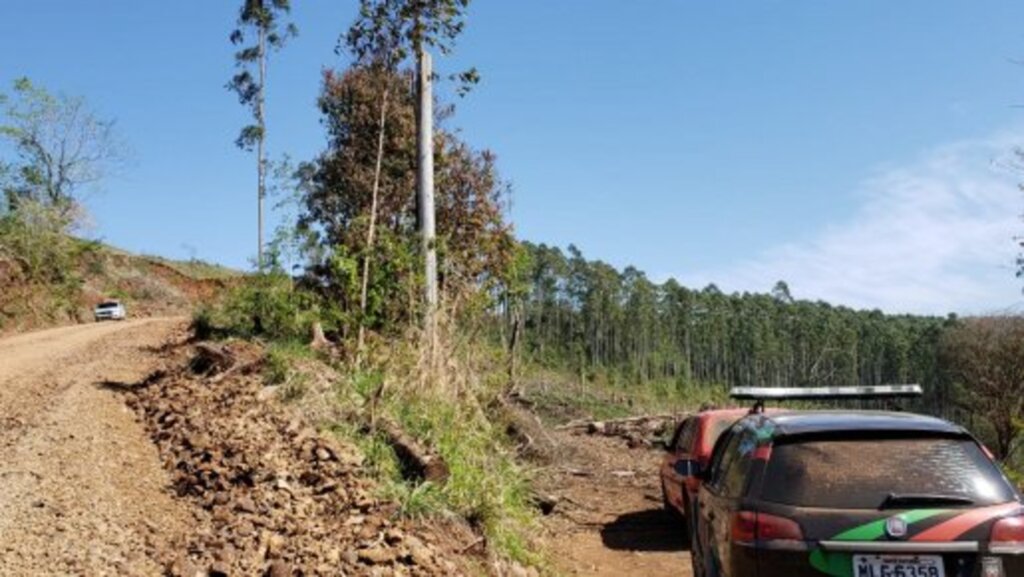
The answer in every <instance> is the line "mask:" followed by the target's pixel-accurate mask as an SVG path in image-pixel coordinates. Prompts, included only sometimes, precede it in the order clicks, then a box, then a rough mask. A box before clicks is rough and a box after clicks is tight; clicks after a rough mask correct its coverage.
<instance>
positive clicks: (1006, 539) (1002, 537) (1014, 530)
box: [989, 515, 1024, 546]
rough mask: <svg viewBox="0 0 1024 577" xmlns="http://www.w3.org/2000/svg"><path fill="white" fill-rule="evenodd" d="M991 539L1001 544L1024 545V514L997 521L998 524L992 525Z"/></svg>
mask: <svg viewBox="0 0 1024 577" xmlns="http://www.w3.org/2000/svg"><path fill="white" fill-rule="evenodd" d="M989 541H991V542H992V543H998V544H1000V545H1022V546H1024V515H1019V516H1017V517H1007V518H1006V519H1000V520H999V521H996V524H995V525H992V534H991V535H990V536H989Z"/></svg>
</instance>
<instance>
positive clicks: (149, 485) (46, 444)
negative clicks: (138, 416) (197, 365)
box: [0, 319, 189, 575]
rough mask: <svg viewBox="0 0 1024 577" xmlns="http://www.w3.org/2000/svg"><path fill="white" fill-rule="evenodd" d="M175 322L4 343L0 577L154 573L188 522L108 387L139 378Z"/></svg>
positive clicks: (0, 367) (44, 334)
mask: <svg viewBox="0 0 1024 577" xmlns="http://www.w3.org/2000/svg"><path fill="white" fill-rule="evenodd" d="M182 327H183V321H181V320H176V319H147V320H138V321H127V322H122V323H106V324H94V325H80V326H73V327H65V328H58V329H51V330H47V331H41V332H37V333H31V334H26V335H21V336H17V337H13V338H9V339H5V340H0V575H68V574H81V575H123V574H159V573H160V572H161V567H159V566H157V565H155V564H154V562H153V561H152V555H149V554H148V552H151V551H153V550H154V549H155V548H157V547H169V546H171V541H172V540H175V539H177V538H178V537H179V536H180V535H182V534H183V532H184V531H185V530H186V528H187V527H188V520H189V516H188V514H187V511H186V510H185V509H184V508H183V505H181V504H180V503H177V502H175V501H174V500H173V499H172V498H171V496H170V494H169V492H168V490H167V487H168V484H169V483H168V479H167V473H166V472H165V470H164V468H163V467H162V466H161V463H160V460H159V458H158V455H157V451H156V448H155V447H154V446H153V444H152V442H151V441H150V439H149V437H148V436H147V434H146V433H145V431H144V430H143V429H142V427H141V426H140V425H139V424H138V423H137V422H136V420H135V418H134V416H133V414H132V413H131V412H130V411H129V410H128V409H127V408H126V407H125V404H124V401H123V399H122V398H120V397H119V396H118V393H116V392H115V391H114V390H113V389H114V388H116V385H117V383H132V382H137V381H139V380H142V379H143V378H145V377H146V375H147V374H148V372H150V371H152V370H154V369H155V368H156V367H157V366H158V365H157V363H158V361H159V356H160V353H159V350H158V347H159V346H160V345H162V344H164V343H165V342H166V341H167V340H168V339H170V338H171V337H172V336H173V335H175V334H176V333H178V332H179V331H180V330H181V328H182Z"/></svg>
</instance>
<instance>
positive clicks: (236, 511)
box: [129, 343, 460, 577]
mask: <svg viewBox="0 0 1024 577" xmlns="http://www.w3.org/2000/svg"><path fill="white" fill-rule="evenodd" d="M191 350H192V349H191V347H188V348H184V349H183V350H181V351H179V352H178V353H177V354H179V355H188V354H190V351H191ZM228 350H229V352H230V355H231V357H233V358H234V359H235V362H236V363H237V365H236V366H237V367H242V368H240V369H238V370H235V371H233V372H231V373H230V374H229V375H226V376H227V378H218V377H217V376H216V375H215V374H214V373H216V372H217V371H221V370H222V367H221V368H218V367H216V366H215V365H216V364H215V363H214V364H213V365H211V363H209V362H195V359H193V361H194V362H192V363H191V367H190V368H189V369H179V370H176V371H173V372H171V373H170V374H168V375H165V376H161V377H158V378H154V379H149V382H148V383H144V384H143V385H141V386H139V387H136V388H134V389H132V391H131V392H130V393H129V405H130V406H132V408H133V409H134V410H135V411H136V412H137V414H138V415H139V416H140V418H141V420H142V421H143V423H144V425H145V427H146V428H147V430H148V431H149V433H150V435H151V436H152V438H153V440H154V441H155V443H156V444H157V446H158V448H159V451H160V455H161V458H162V459H163V460H164V464H165V466H166V467H167V469H168V470H170V471H171V473H172V483H173V488H174V490H175V492H176V494H177V495H178V496H179V497H180V498H182V499H185V500H187V501H189V502H191V503H192V504H194V505H195V506H194V507H192V509H193V511H194V515H195V529H194V531H193V532H192V533H191V534H190V535H188V536H187V537H186V541H187V542H185V543H181V544H179V545H178V546H176V550H165V551H160V552H159V556H160V557H161V561H162V562H163V563H164V566H165V567H166V568H167V571H168V572H169V573H170V574H172V575H188V576H193V575H207V574H209V575H272V576H274V577H281V576H286V575H455V574H459V573H460V569H459V567H458V566H457V565H456V564H455V563H453V562H452V561H451V560H450V559H448V558H446V555H445V554H444V553H443V547H444V546H443V545H442V544H441V542H440V540H439V539H438V538H437V536H436V535H434V534H432V533H431V531H429V530H427V529H425V528H423V527H419V526H415V525H413V524H411V523H407V522H404V521H399V520H395V519H396V516H395V506H394V505H392V504H389V503H385V502H381V501H379V500H377V499H376V498H375V497H374V496H373V487H372V485H371V484H370V482H369V481H367V480H366V479H365V477H364V475H362V474H361V472H360V468H361V464H362V457H361V456H360V455H359V454H358V452H357V451H356V450H355V449H354V448H352V447H349V446H345V445H343V444H341V443H339V442H338V441H336V440H335V439H333V438H328V437H325V436H323V435H320V434H318V433H317V432H316V431H315V430H313V429H312V428H311V427H309V426H307V425H306V424H304V423H303V422H301V421H300V420H299V419H298V418H296V417H295V416H294V415H293V414H292V413H291V411H289V410H288V409H287V408H286V407H284V406H283V405H281V404H279V403H278V402H277V401H276V400H275V398H274V396H273V394H268V393H269V390H268V389H265V387H264V386H263V382H262V377H261V376H260V375H259V372H258V371H256V370H253V369H255V368H256V367H258V366H259V356H260V355H261V354H262V353H261V351H260V350H258V349H257V348H256V347H253V346H252V345H246V344H242V343H239V344H234V345H231V346H229V347H228ZM182 360H183V361H184V359H182ZM182 364H184V362H183V363H182ZM197 371H198V372H197ZM221 374H224V373H223V372H222V373H221Z"/></svg>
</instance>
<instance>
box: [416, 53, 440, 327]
mask: <svg viewBox="0 0 1024 577" xmlns="http://www.w3.org/2000/svg"><path fill="white" fill-rule="evenodd" d="M417 58H418V65H419V71H418V74H417V94H418V96H419V104H418V106H417V107H416V112H417V117H418V118H417V123H416V128H417V130H416V141H417V161H418V162H417V168H418V169H417V173H416V176H417V179H416V185H417V186H416V189H417V192H418V196H419V221H420V222H419V224H420V233H421V234H422V235H423V239H422V243H423V255H424V260H425V262H424V274H425V277H426V278H425V285H426V286H425V287H424V288H425V293H424V296H425V300H426V307H427V311H426V313H427V314H426V329H427V335H428V338H429V339H430V343H431V347H433V344H434V323H435V320H436V319H435V318H434V317H435V313H436V312H437V302H438V298H437V247H436V246H435V244H436V242H435V233H434V99H433V89H432V81H433V69H432V65H431V59H430V53H429V52H427V50H426V48H425V47H423V46H422V45H420V46H418V50H417Z"/></svg>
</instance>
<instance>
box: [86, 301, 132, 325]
mask: <svg viewBox="0 0 1024 577" xmlns="http://www.w3.org/2000/svg"><path fill="white" fill-rule="evenodd" d="M93 315H95V317H96V322H100V321H123V320H124V319H125V317H126V316H127V313H126V312H125V310H124V305H123V304H121V302H120V301H115V300H109V301H103V302H101V303H100V304H98V305H96V309H95V310H93Z"/></svg>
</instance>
